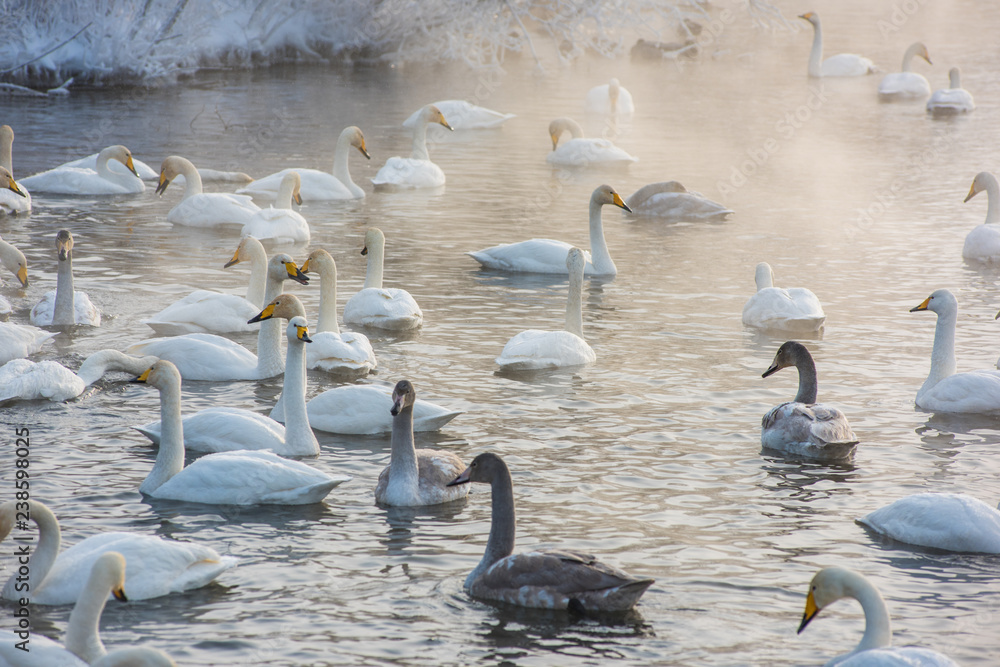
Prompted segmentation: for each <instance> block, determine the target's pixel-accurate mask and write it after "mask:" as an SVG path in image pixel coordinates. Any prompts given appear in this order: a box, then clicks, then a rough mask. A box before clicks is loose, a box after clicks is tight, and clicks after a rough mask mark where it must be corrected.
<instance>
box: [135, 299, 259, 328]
mask: <svg viewBox="0 0 1000 667" xmlns="http://www.w3.org/2000/svg"><path fill="white" fill-rule="evenodd" d="M259 312H260V308H259V307H258V306H255V305H254V304H252V303H250V302H249V301H247V300H246V299H244V298H243V297H241V296H237V295H235V294H222V293H221V292H211V291H209V290H196V291H194V292H192V293H191V294H188V295H187V296H186V297H184V298H182V299H178V300H177V301H175V302H173V303H172V304H170V305H169V306H167V307H166V308H164V309H163V310H161V311H160V312H158V313H156V314H155V315H153V316H151V317H150V318H149V319H148V320H143V322H144V323H146V324H148V325H149V326H150V327H151V328H152V329H153V330H154V331H156V333H158V334H160V335H163V336H176V335H179V334H185V333H233V332H237V331H246V332H250V331H256V330H258V329H259V328H260V326H259V325H257V324H247V320H249V319H250V318H252V317H253V316H254V315H256V314H257V313H259Z"/></svg>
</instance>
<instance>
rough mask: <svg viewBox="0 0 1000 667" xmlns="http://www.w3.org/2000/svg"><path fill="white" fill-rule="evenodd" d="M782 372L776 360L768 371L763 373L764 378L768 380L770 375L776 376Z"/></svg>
mask: <svg viewBox="0 0 1000 667" xmlns="http://www.w3.org/2000/svg"><path fill="white" fill-rule="evenodd" d="M780 370H781V366H779V365H778V360H777V359H775V360H774V361H772V362H771V365H770V366H768V367H767V370H766V371H764V372H763V373H761V375H760V376H761V377H762V378H766V377H767V376H768V375H774V374H775V373H777V372H778V371H780Z"/></svg>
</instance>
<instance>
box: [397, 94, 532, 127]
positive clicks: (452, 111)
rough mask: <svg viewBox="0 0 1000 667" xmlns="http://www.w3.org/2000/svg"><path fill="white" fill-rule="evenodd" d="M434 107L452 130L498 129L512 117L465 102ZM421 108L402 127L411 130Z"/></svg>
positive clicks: (444, 101)
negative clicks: (446, 120)
mask: <svg viewBox="0 0 1000 667" xmlns="http://www.w3.org/2000/svg"><path fill="white" fill-rule="evenodd" d="M434 106H436V107H437V108H438V110H439V111H440V112H441V113H442V115H444V117H445V118H447V119H448V124H449V125H451V128H452V129H453V130H486V129H492V128H495V127H500V126H501V125H503V124H504V123H506V122H507V121H508V120H510V119H511V118H513V117H514V114H512V113H500V112H499V111H494V110H493V109H487V108H485V107H480V106H476V105H475V104H472V103H470V102H466V101H465V100H441V101H440V102H435V103H434ZM423 110H424V108H423V107H421V108H419V109H417V110H416V111H414V112H413V113H412V114H410V117H409V118H407V119H406V120H405V121H403V127H405V128H408V129H413V128H414V127H416V126H417V123H418V122H419V121H420V114H421V113H423Z"/></svg>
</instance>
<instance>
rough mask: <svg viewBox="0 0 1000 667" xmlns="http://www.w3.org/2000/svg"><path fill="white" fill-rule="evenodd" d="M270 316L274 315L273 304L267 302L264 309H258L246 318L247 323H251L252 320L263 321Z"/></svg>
mask: <svg viewBox="0 0 1000 667" xmlns="http://www.w3.org/2000/svg"><path fill="white" fill-rule="evenodd" d="M272 317H274V304H273V303H269V304H267V307H266V308H264V310H262V311H260V312H259V313H257V314H256V315H254V316H253V317H251V318H250V319H249V320H247V324H253V323H254V322H263V321H264V320H269V319H271V318H272Z"/></svg>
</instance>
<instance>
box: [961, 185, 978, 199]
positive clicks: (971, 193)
mask: <svg viewBox="0 0 1000 667" xmlns="http://www.w3.org/2000/svg"><path fill="white" fill-rule="evenodd" d="M977 194H979V190H977V189H976V184H975V183H973V184H972V187H971V188H969V194H967V195H966V196H965V199H963V200H962V203H963V204H964V203H965V202H967V201H969V200H970V199H972V198H973V197H975V196H976V195H977Z"/></svg>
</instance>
